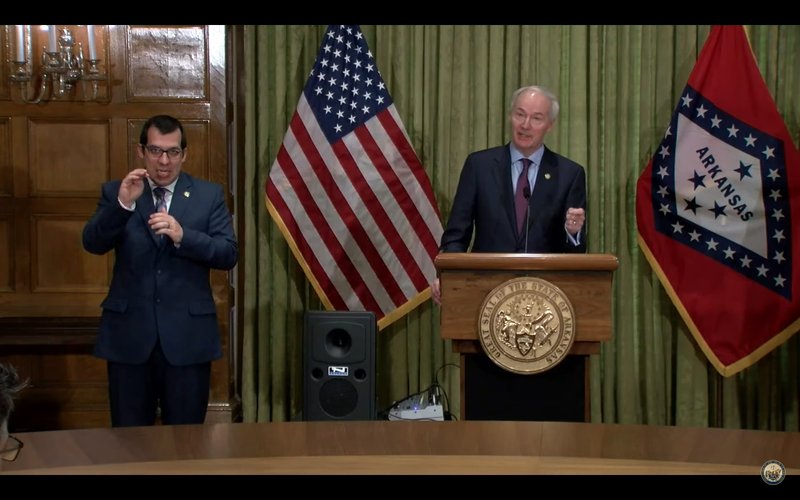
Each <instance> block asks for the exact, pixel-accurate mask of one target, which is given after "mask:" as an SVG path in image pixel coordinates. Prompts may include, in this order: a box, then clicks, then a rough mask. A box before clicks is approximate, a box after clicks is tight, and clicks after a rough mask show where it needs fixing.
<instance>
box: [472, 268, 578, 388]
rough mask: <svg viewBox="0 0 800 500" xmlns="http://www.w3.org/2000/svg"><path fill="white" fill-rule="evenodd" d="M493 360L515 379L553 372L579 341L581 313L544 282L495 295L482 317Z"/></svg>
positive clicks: (513, 283)
mask: <svg viewBox="0 0 800 500" xmlns="http://www.w3.org/2000/svg"><path fill="white" fill-rule="evenodd" d="M478 336H479V338H480V341H481V346H483V350H484V352H485V353H486V355H487V356H489V359H491V360H492V361H493V362H494V363H496V364H497V365H499V366H500V367H501V368H504V369H505V370H508V371H510V372H514V373H520V374H527V375H531V374H535V373H541V372H544V371H547V370H549V369H550V368H553V367H554V366H556V365H557V364H558V363H560V362H561V360H563V359H564V357H565V356H566V355H567V354H568V353H569V351H570V349H571V348H572V343H573V342H574V341H575V313H574V311H573V309H572V304H571V303H570V301H569V299H568V298H567V296H566V295H565V294H564V292H562V291H561V289H560V288H558V287H557V286H555V285H554V284H552V283H550V282H549V281H545V280H543V279H540V278H514V279H510V280H508V281H506V282H504V283H501V284H500V285H498V286H497V287H495V289H494V290H492V291H491V292H489V294H488V295H487V296H486V298H485V299H484V300H483V305H481V309H480V314H479V315H478Z"/></svg>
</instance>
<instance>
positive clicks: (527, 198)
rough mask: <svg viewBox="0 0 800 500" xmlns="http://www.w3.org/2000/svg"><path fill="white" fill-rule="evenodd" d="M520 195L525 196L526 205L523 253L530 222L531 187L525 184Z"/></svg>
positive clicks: (526, 249)
mask: <svg viewBox="0 0 800 500" xmlns="http://www.w3.org/2000/svg"><path fill="white" fill-rule="evenodd" d="M522 196H524V197H525V205H526V208H527V210H526V212H525V253H528V224H530V222H531V188H530V186H525V188H523V190H522Z"/></svg>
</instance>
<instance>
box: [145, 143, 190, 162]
mask: <svg viewBox="0 0 800 500" xmlns="http://www.w3.org/2000/svg"><path fill="white" fill-rule="evenodd" d="M144 150H145V151H147V154H148V155H149V156H150V158H152V159H154V160H158V159H160V158H161V155H163V154H164V153H167V157H168V158H169V159H170V160H177V159H178V158H180V156H181V153H183V150H182V149H181V148H169V149H161V148H160V147H158V146H153V145H148V146H145V147H144Z"/></svg>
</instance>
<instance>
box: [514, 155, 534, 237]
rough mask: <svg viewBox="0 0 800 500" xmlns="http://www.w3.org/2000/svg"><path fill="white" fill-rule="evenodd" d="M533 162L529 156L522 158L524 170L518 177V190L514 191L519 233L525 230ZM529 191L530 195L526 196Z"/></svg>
mask: <svg viewBox="0 0 800 500" xmlns="http://www.w3.org/2000/svg"><path fill="white" fill-rule="evenodd" d="M531 163H533V162H532V161H531V160H529V159H528V158H523V159H522V172H521V173H520V174H519V178H518V179H517V190H516V191H514V207H515V208H516V209H517V234H522V232H523V231H524V230H525V219H526V217H525V216H526V214H527V211H528V198H529V197H530V195H531V192H530V191H531V187H530V184H529V183H528V168H529V167H530V166H531ZM525 191H527V192H528V193H527V194H528V196H527V197H526V196H525Z"/></svg>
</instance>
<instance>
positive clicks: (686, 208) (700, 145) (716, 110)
mask: <svg viewBox="0 0 800 500" xmlns="http://www.w3.org/2000/svg"><path fill="white" fill-rule="evenodd" d="M798 167H800V164H798V153H797V150H796V149H795V147H794V145H793V143H792V140H791V138H790V136H789V133H788V131H787V129H786V125H785V124H784V122H783V119H782V118H781V115H780V114H779V113H778V110H777V108H776V107H775V103H774V102H773V100H772V97H771V96H770V93H769V91H768V90H767V87H766V85H765V83H764V80H763V78H762V77H761V73H760V72H759V69H758V66H757V65H756V62H755V59H754V57H753V54H752V51H751V49H750V45H749V43H748V41H747V37H746V35H745V33H744V29H743V28H742V27H741V26H715V27H714V28H712V30H711V33H710V34H709V37H708V40H707V41H706V44H705V46H704V47H703V50H702V51H701V52H700V57H699V58H698V60H697V63H696V64H695V67H694V69H693V70H692V73H691V75H690V76H689V82H688V83H687V84H686V88H685V89H684V90H683V92H682V94H681V97H680V100H679V101H678V105H677V107H676V109H675V112H674V113H673V115H672V120H671V121H670V124H669V127H668V128H667V131H666V133H665V134H664V138H663V140H662V141H661V144H660V145H659V146H658V148H657V150H656V152H655V154H654V155H653V158H652V159H651V160H650V162H649V163H648V164H647V167H646V168H645V170H644V172H642V175H641V177H639V180H638V183H637V189H636V218H637V226H638V229H639V245H640V247H641V249H642V251H643V252H644V254H645V256H646V257H647V260H648V261H649V262H650V265H651V266H652V267H653V269H654V270H655V272H656V274H658V277H659V279H660V280H661V282H662V284H663V285H664V288H666V290H667V293H668V294H669V296H670V297H671V298H672V302H673V303H674V304H675V307H676V308H677V309H678V311H679V312H680V314H681V316H682V317H683V319H684V321H685V322H686V324H687V326H688V327H689V330H691V332H692V334H693V335H694V337H695V339H696V340H697V343H698V344H699V345H700V347H701V348H702V350H703V352H705V354H706V356H708V359H709V360H710V361H711V363H712V364H713V365H714V366H715V367H716V369H717V370H718V371H719V372H720V373H721V374H722V375H724V376H730V375H733V374H735V373H737V372H739V371H741V370H743V369H745V368H747V367H748V366H750V365H752V364H753V363H755V362H756V361H758V360H759V359H760V358H762V357H763V356H764V355H766V354H767V353H769V352H770V351H771V350H772V349H775V348H776V347H777V346H779V345H780V344H782V343H783V342H785V341H786V340H788V339H789V337H791V336H792V334H794V332H795V331H796V330H797V329H798V327H800V322H799V321H798V318H800V291H799V290H798V288H797V287H798V260H796V259H795V256H796V255H797V254H798V250H799V248H798V234H799V233H800V230H798V232H795V231H793V228H794V224H793V221H794V220H800V212H798V209H799V208H800V207H799V206H798V203H800V200H799V199H798V197H799V196H800V186H798V182H800V177H798V175H800V172H799V171H798Z"/></svg>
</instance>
